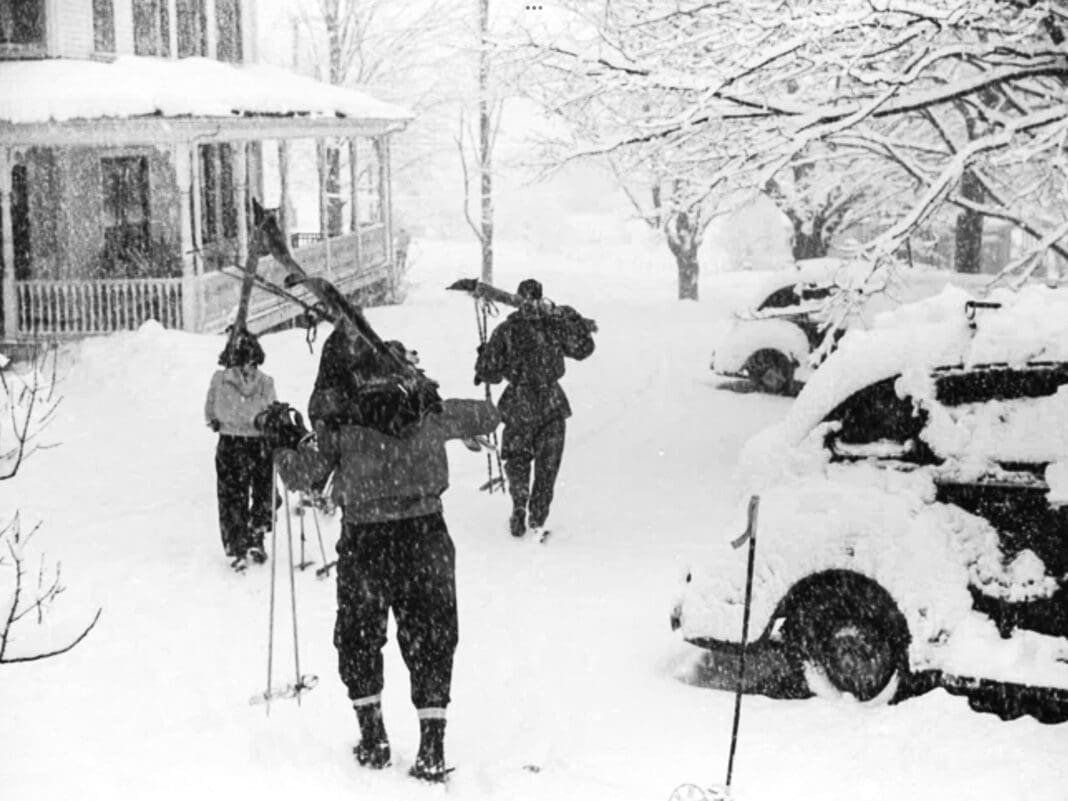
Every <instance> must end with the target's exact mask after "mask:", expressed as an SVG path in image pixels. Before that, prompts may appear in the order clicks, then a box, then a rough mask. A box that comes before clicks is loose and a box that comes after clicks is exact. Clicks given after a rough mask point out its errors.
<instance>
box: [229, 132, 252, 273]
mask: <svg viewBox="0 0 1068 801" xmlns="http://www.w3.org/2000/svg"><path fill="white" fill-rule="evenodd" d="M232 152H233V154H234V206H235V208H236V209H237V262H238V264H240V265H241V267H242V269H243V268H244V267H245V262H246V261H247V260H248V213H249V205H250V204H249V202H248V199H249V195H248V142H244V141H242V142H234V144H233V150H232Z"/></svg>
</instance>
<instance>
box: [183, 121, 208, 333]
mask: <svg viewBox="0 0 1068 801" xmlns="http://www.w3.org/2000/svg"><path fill="white" fill-rule="evenodd" d="M200 169H201V164H200V145H197V144H196V143H195V142H192V143H190V144H189V226H190V232H191V237H190V239H191V241H192V254H191V255H192V265H193V278H194V282H193V292H192V296H191V302H192V304H193V317H192V318H191V321H188V320H187V321H186V323H185V325H186V328H187V329H188V328H191V330H193V331H200V330H201V326H203V324H204V285H203V282H202V281H201V280H200V279H201V276H203V275H204V256H203V251H202V248H203V246H204V242H203V241H202V239H201V237H202V231H201V228H200V221H201V199H202V191H203V190H202V187H201V182H202V176H201V174H200ZM183 269H184V268H183Z"/></svg>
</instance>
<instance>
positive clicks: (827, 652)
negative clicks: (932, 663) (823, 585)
mask: <svg viewBox="0 0 1068 801" xmlns="http://www.w3.org/2000/svg"><path fill="white" fill-rule="evenodd" d="M815 650H816V654H814V658H815V664H814V665H810V669H811V667H816V668H818V669H819V671H820V672H821V673H822V674H823V676H825V677H826V679H827V681H828V682H829V683H830V685H831V686H832V687H833V688H834V689H835V690H837V691H838V692H840V693H849V694H850V695H852V696H853V697H854V698H855V699H857V700H858V701H872V700H875V699H877V698H879V697H880V696H883V695H884V691H886V690H888V689H889V690H891V693H890V695H891V696H892V695H893V692H892V690H894V689H896V687H897V674H898V664H899V660H898V658H897V654H896V653H895V651H894V648H893V646H892V645H891V643H890V642H889V641H888V639H887V638H886V637H885V636H884V635H883V633H882V631H881V629H880V628H879V627H877V626H875V625H873V624H872V623H871V622H870V621H862V620H839V621H835V622H833V623H830V624H828V625H827V626H826V628H825V631H824V633H823V635H822V639H821V641H820V642H818V643H817V644H816V649H815ZM808 678H809V686H810V687H811V686H812V683H813V682H812V679H811V677H808ZM885 700H889V698H886V699H885Z"/></svg>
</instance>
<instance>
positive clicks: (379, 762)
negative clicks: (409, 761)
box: [352, 703, 390, 770]
mask: <svg viewBox="0 0 1068 801" xmlns="http://www.w3.org/2000/svg"><path fill="white" fill-rule="evenodd" d="M355 709H356V720H357V721H359V723H360V742H358V743H357V744H356V746H355V747H354V748H353V749H352V755H353V756H354V757H356V762H357V764H359V765H361V766H363V767H365V768H371V769H372V770H381V769H382V768H385V767H388V766H389V764H390V753H389V738H388V737H386V726H385V723H384V722H383V721H382V705H381V704H380V703H372V704H361V705H360V706H357V707H355Z"/></svg>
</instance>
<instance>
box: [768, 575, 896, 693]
mask: <svg viewBox="0 0 1068 801" xmlns="http://www.w3.org/2000/svg"><path fill="white" fill-rule="evenodd" d="M784 639H785V641H786V643H787V646H788V648H789V651H790V652H791V654H792V658H793V661H794V664H795V666H796V667H797V668H799V669H800V670H801V672H802V673H803V674H804V676H805V679H806V681H807V683H808V687H809V690H810V691H811V692H812V693H813V694H814V695H817V696H823V697H828V696H840V695H842V694H844V693H848V694H849V695H851V696H852V697H853V698H855V699H856V700H857V701H861V702H871V703H873V704H879V703H887V702H889V701H891V700H892V699H893V698H894V697H895V696H896V694H897V688H898V684H899V682H900V681H901V679H902V677H903V675H904V674H905V672H906V671H907V646H908V628H907V624H906V623H905V620H904V618H903V617H902V615H901V613H900V611H899V610H898V609H897V606H896V605H895V604H894V602H893V600H892V599H891V598H890V596H889V595H888V594H887V593H886V591H885V590H883V589H882V588H881V587H879V586H878V585H877V584H875V583H874V582H871V581H870V580H868V579H866V578H864V577H862V576H857V575H856V574H851V573H846V572H832V573H830V574H827V575H826V576H824V577H821V578H820V579H819V580H817V581H813V582H811V583H809V584H808V585H807V586H805V587H803V588H802V590H801V591H800V592H799V593H798V594H797V595H796V596H795V598H794V601H793V604H792V611H791V614H790V615H788V617H787V621H786V624H785V626H784Z"/></svg>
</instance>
